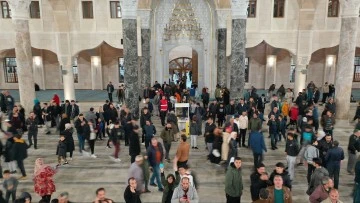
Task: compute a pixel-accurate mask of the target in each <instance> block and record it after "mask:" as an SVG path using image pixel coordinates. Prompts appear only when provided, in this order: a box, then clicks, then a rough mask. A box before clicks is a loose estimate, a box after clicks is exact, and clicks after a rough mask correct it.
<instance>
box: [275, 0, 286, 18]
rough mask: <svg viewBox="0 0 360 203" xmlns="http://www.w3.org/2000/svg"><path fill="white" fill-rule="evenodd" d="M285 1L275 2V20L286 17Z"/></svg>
mask: <svg viewBox="0 0 360 203" xmlns="http://www.w3.org/2000/svg"><path fill="white" fill-rule="evenodd" d="M284 10H285V0H274V18H282V17H284Z"/></svg>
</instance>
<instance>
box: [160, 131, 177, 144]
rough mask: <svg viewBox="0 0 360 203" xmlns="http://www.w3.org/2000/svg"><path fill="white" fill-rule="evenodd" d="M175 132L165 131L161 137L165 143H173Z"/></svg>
mask: <svg viewBox="0 0 360 203" xmlns="http://www.w3.org/2000/svg"><path fill="white" fill-rule="evenodd" d="M173 135H174V133H173V131H172V130H167V128H166V127H165V129H164V130H163V131H162V132H161V134H160V137H161V139H163V142H167V143H171V142H172V141H173Z"/></svg>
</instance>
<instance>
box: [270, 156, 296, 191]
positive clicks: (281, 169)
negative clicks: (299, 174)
mask: <svg viewBox="0 0 360 203" xmlns="http://www.w3.org/2000/svg"><path fill="white" fill-rule="evenodd" d="M276 175H279V176H281V177H282V179H283V182H284V186H286V187H288V188H289V189H290V190H291V180H290V176H289V173H288V172H287V171H286V170H285V165H284V164H283V163H282V162H278V163H277V164H276V165H275V170H274V171H273V172H272V173H271V174H270V179H269V180H270V181H271V183H272V185H274V177H275V176H276Z"/></svg>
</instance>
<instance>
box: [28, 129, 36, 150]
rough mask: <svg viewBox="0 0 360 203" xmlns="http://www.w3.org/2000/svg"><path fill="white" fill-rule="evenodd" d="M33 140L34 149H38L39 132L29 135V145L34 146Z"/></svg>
mask: <svg viewBox="0 0 360 203" xmlns="http://www.w3.org/2000/svg"><path fill="white" fill-rule="evenodd" d="M32 138H34V147H35V148H37V132H30V131H29V133H28V140H29V144H30V145H33V142H32Z"/></svg>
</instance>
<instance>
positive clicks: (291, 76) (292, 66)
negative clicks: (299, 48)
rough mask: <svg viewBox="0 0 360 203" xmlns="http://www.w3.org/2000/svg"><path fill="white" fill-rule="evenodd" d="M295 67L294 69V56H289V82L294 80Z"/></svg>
mask: <svg viewBox="0 0 360 203" xmlns="http://www.w3.org/2000/svg"><path fill="white" fill-rule="evenodd" d="M295 69H296V64H295V59H294V57H291V61H290V83H294V82H295Z"/></svg>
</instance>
